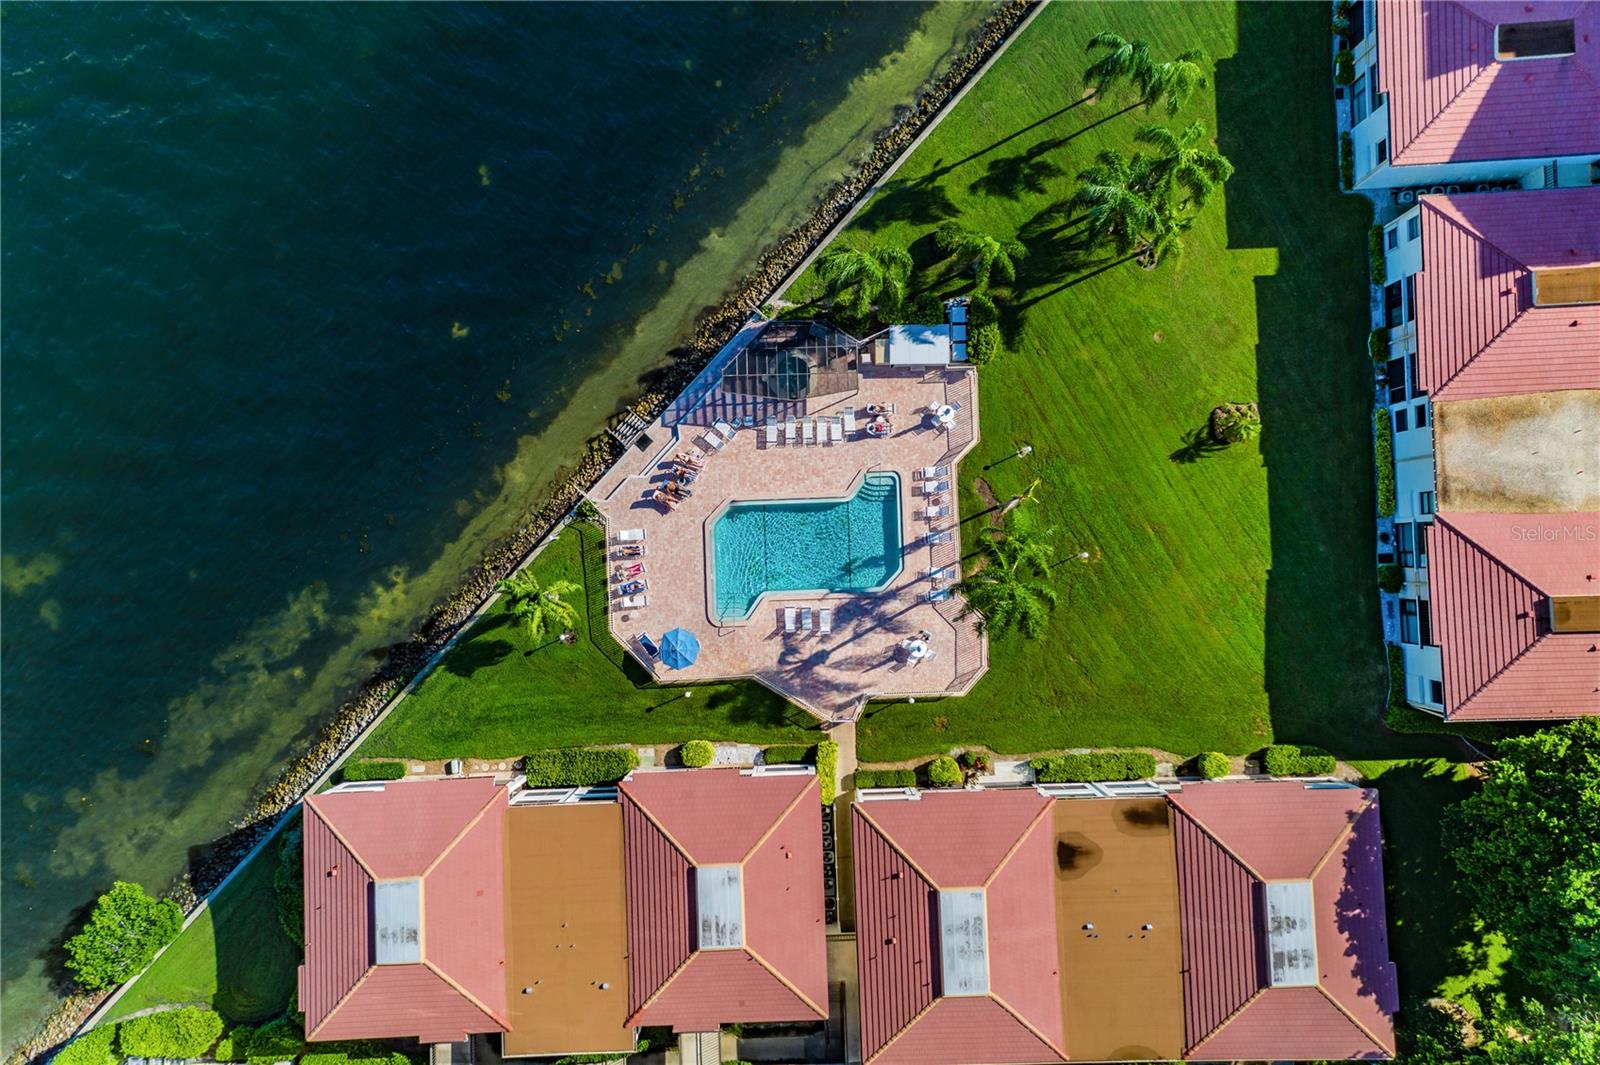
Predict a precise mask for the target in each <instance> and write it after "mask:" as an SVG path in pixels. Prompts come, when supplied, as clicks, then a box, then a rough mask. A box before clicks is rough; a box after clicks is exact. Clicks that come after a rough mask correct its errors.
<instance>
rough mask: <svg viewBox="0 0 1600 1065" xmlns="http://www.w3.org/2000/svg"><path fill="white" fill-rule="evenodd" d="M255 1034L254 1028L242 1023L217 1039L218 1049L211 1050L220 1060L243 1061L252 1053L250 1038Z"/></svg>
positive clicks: (213, 1055)
mask: <svg viewBox="0 0 1600 1065" xmlns="http://www.w3.org/2000/svg"><path fill="white" fill-rule="evenodd" d="M255 1034H256V1030H255V1029H254V1028H251V1027H250V1026H249V1025H244V1024H241V1025H240V1026H239V1027H237V1028H235V1029H233V1030H232V1031H231V1032H229V1033H228V1034H227V1035H225V1036H223V1037H222V1038H221V1039H219V1040H217V1049H215V1050H213V1051H212V1052H211V1056H212V1057H214V1058H216V1059H217V1060H218V1061H243V1060H244V1059H245V1058H247V1057H249V1055H250V1040H251V1039H252V1038H254V1037H255Z"/></svg>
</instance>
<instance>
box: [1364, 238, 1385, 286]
mask: <svg viewBox="0 0 1600 1065" xmlns="http://www.w3.org/2000/svg"><path fill="white" fill-rule="evenodd" d="M1367 259H1368V266H1369V268H1370V269H1371V272H1372V277H1371V280H1372V283H1373V284H1374V285H1377V286H1378V287H1379V288H1382V287H1383V282H1384V279H1385V278H1386V277H1387V276H1388V274H1387V273H1386V272H1385V269H1384V261H1383V227H1382V226H1373V227H1372V228H1371V229H1369V230H1367Z"/></svg>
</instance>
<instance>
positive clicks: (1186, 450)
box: [1167, 425, 1228, 466]
mask: <svg viewBox="0 0 1600 1065" xmlns="http://www.w3.org/2000/svg"><path fill="white" fill-rule="evenodd" d="M1227 447H1228V445H1227V444H1223V443H1219V442H1218V441H1217V439H1216V438H1215V437H1213V436H1212V435H1211V428H1210V426H1206V425H1202V426H1201V427H1200V428H1198V429H1191V430H1189V431H1188V432H1187V433H1185V434H1184V436H1183V446H1182V447H1180V448H1178V450H1176V451H1174V452H1173V453H1172V454H1170V455H1168V456H1167V458H1169V459H1171V460H1172V461H1173V462H1176V463H1178V464H1179V465H1181V466H1187V465H1189V464H1190V463H1194V462H1199V461H1200V460H1201V459H1203V458H1205V457H1206V456H1208V455H1215V454H1216V453H1217V452H1219V451H1225V450H1227Z"/></svg>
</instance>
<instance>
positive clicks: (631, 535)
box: [617, 529, 644, 544]
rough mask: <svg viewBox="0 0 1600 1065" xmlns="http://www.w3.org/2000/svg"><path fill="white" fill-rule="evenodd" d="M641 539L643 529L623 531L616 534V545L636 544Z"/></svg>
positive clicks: (642, 537)
mask: <svg viewBox="0 0 1600 1065" xmlns="http://www.w3.org/2000/svg"><path fill="white" fill-rule="evenodd" d="M643 539H644V530H643V529H623V530H622V531H621V532H619V533H617V543H619V544H633V543H638V542H639V541H640V540H643Z"/></svg>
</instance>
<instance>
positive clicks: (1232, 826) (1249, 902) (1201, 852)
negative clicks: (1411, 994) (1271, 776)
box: [1168, 781, 1398, 1060]
mask: <svg viewBox="0 0 1600 1065" xmlns="http://www.w3.org/2000/svg"><path fill="white" fill-rule="evenodd" d="M1168 799H1169V801H1170V802H1171V803H1172V805H1173V806H1174V807H1176V808H1177V810H1178V812H1179V815H1180V816H1179V817H1178V819H1177V828H1178V831H1177V834H1176V844H1177V861H1178V883H1179V900H1180V912H1181V920H1182V925H1183V929H1182V934H1183V940H1184V945H1183V946H1184V959H1185V976H1184V985H1185V986H1184V1009H1185V1020H1186V1024H1187V1025H1188V1027H1187V1035H1186V1043H1187V1044H1188V1050H1187V1051H1186V1053H1185V1056H1186V1057H1189V1058H1200V1059H1208V1060H1209V1059H1225V1060H1233V1059H1238V1058H1324V1059H1329V1058H1382V1057H1392V1056H1393V1054H1394V1045H1395V1044H1394V1025H1393V1013H1394V1011H1395V1009H1396V1005H1397V1003H1396V998H1397V994H1398V992H1397V984H1396V982H1395V972H1394V966H1393V964H1392V963H1391V962H1390V961H1389V948H1388V933H1387V929H1386V923H1385V917H1384V898H1383V853H1382V836H1381V829H1380V827H1379V821H1378V806H1377V802H1378V799H1377V793H1376V792H1375V791H1370V790H1362V789H1359V788H1326V789H1313V788H1307V787H1305V785H1303V784H1301V783H1299V782H1296V781H1270V782H1262V781H1252V782H1247V783H1226V784H1203V785H1190V786H1187V787H1185V788H1184V789H1183V790H1182V791H1181V792H1175V793H1172V794H1170V795H1169V796H1168ZM1219 852H1226V855H1224V854H1223V853H1219ZM1226 857H1232V858H1233V859H1235V862H1236V864H1230V863H1229V862H1228V861H1226V860H1225V858H1226ZM1241 873H1243V874H1244V875H1246V876H1248V877H1249V878H1250V881H1251V883H1250V884H1249V885H1248V887H1247V885H1246V884H1245V883H1244V882H1243V880H1242V878H1241ZM1267 880H1310V881H1311V890H1312V908H1313V919H1314V921H1315V934H1316V943H1317V977H1318V983H1317V984H1316V986H1313V987H1271V986H1268V983H1269V982H1268V979H1267V973H1266V971H1265V966H1264V965H1263V964H1262V958H1263V957H1264V955H1265V950H1266V929H1265V927H1264V921H1263V917H1262V912H1263V911H1262V902H1261V899H1260V893H1261V892H1262V891H1263V890H1264V888H1263V887H1261V886H1260V884H1261V883H1262V882H1264V881H1267ZM1247 895H1248V898H1247ZM1247 921H1248V928H1249V931H1250V934H1251V937H1252V944H1251V947H1250V948H1247V947H1246V946H1245V944H1244V942H1243V937H1244V932H1245V928H1246V922H1247ZM1213 952H1214V953H1215V954H1216V955H1220V959H1214V958H1213ZM1252 984H1253V985H1254V986H1250V985H1252Z"/></svg>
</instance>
